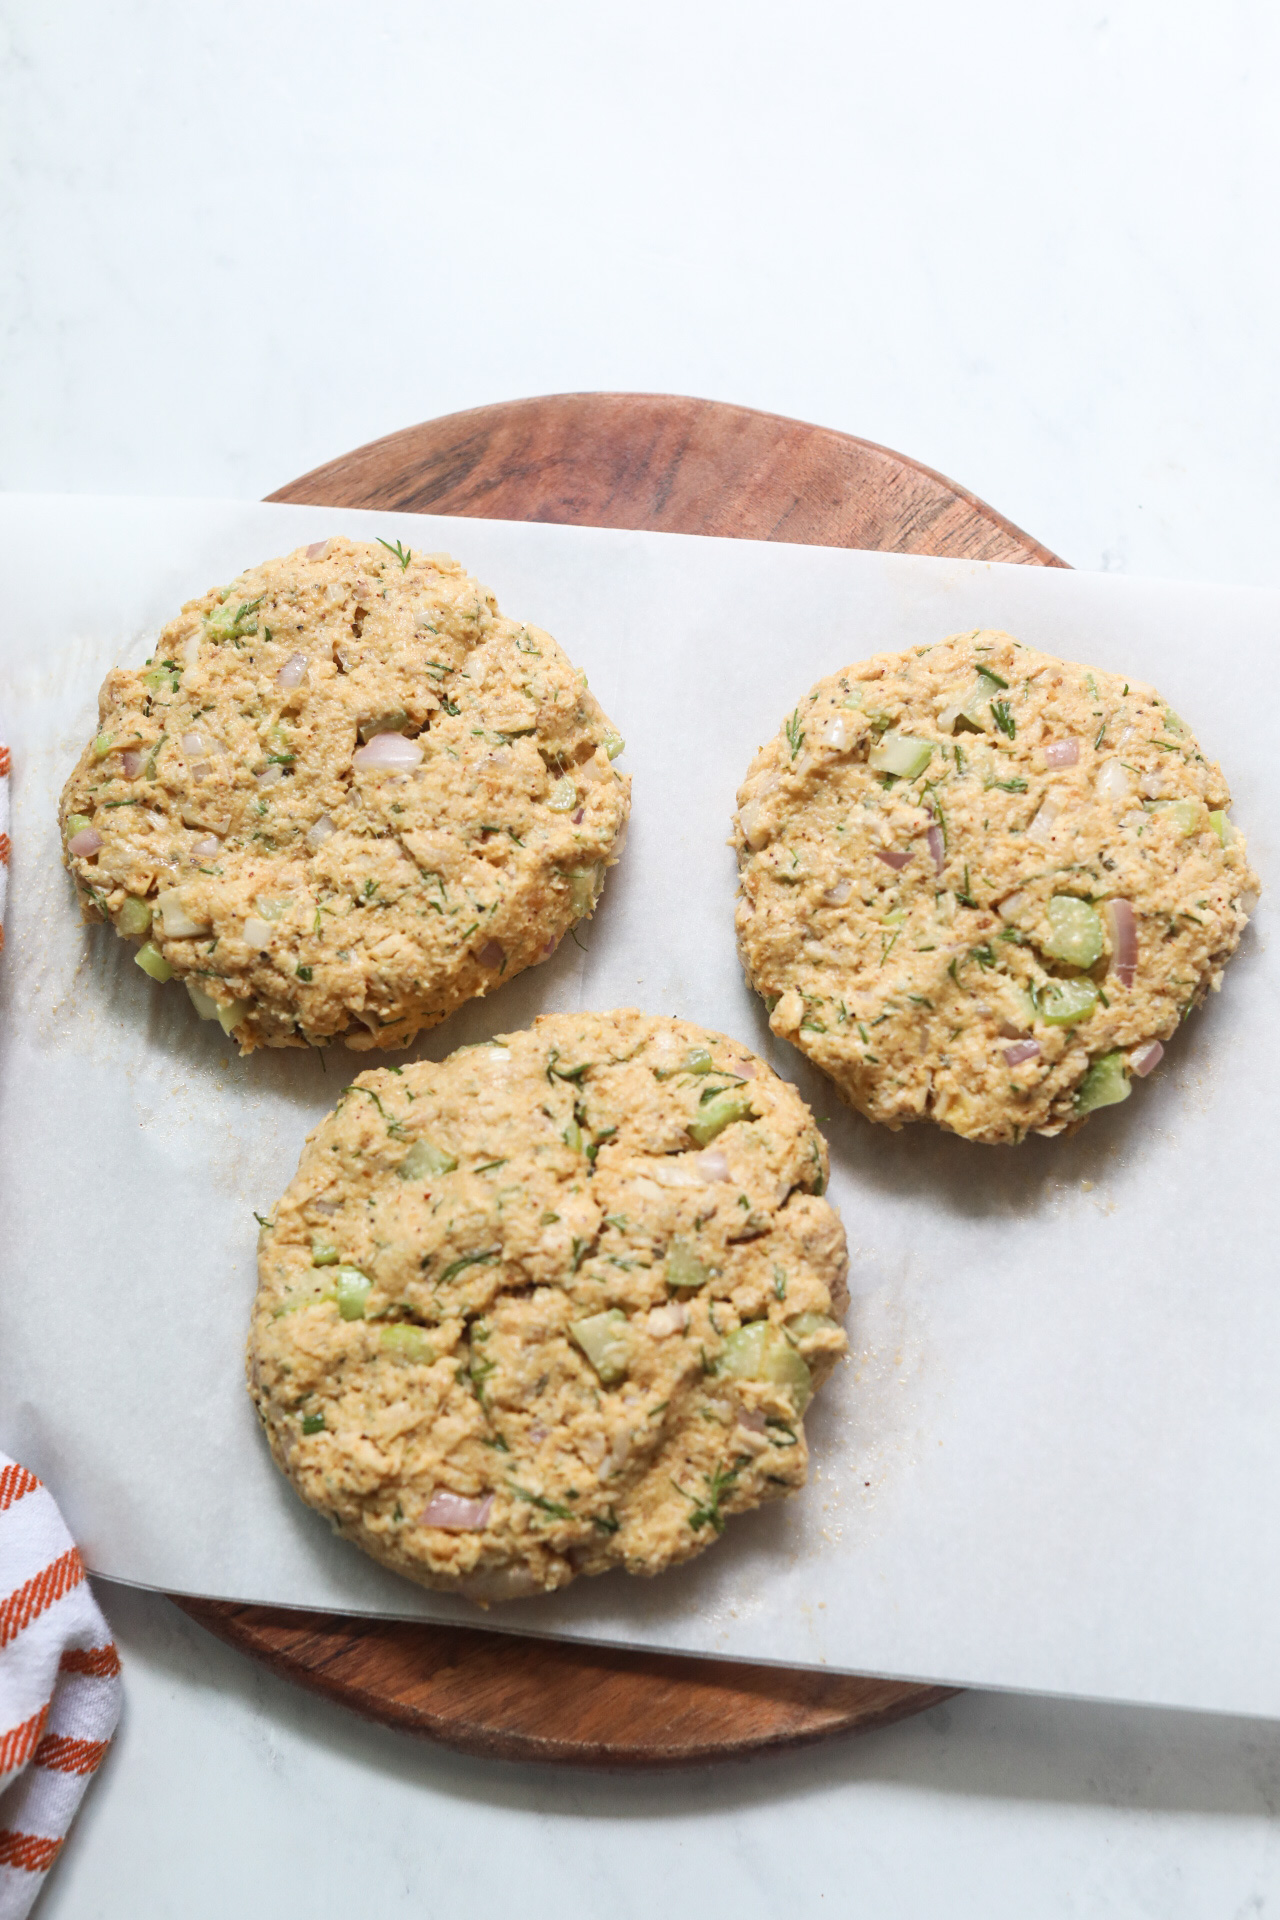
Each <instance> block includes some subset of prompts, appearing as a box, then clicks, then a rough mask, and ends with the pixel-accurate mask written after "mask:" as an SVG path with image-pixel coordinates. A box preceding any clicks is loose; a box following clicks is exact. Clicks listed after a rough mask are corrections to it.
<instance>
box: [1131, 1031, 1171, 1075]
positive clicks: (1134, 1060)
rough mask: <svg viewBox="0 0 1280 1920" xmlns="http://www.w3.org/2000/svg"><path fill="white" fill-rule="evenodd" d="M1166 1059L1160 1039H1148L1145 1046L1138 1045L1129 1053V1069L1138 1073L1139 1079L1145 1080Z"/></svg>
mask: <svg viewBox="0 0 1280 1920" xmlns="http://www.w3.org/2000/svg"><path fill="white" fill-rule="evenodd" d="M1163 1059H1164V1048H1163V1047H1162V1046H1161V1045H1160V1042H1159V1041H1158V1040H1148V1041H1147V1043H1146V1045H1145V1046H1142V1047H1137V1048H1136V1049H1135V1050H1134V1052H1132V1053H1131V1054H1130V1055H1129V1071H1130V1072H1131V1073H1136V1074H1137V1076H1138V1078H1139V1080H1145V1079H1146V1077H1147V1075H1148V1074H1149V1073H1150V1072H1152V1070H1153V1069H1154V1068H1156V1067H1158V1066H1159V1065H1160V1062H1161V1061H1162V1060H1163Z"/></svg>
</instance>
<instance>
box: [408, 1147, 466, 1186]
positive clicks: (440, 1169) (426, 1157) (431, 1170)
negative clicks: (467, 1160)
mask: <svg viewBox="0 0 1280 1920" xmlns="http://www.w3.org/2000/svg"><path fill="white" fill-rule="evenodd" d="M457 1164H458V1161H457V1157H456V1155H454V1154H452V1153H445V1152H444V1150H443V1149H442V1148H440V1147H437V1146H433V1145H432V1143H431V1141H430V1140H415V1141H414V1143H413V1145H412V1146H411V1147H410V1149H409V1151H408V1153H406V1155H405V1157H404V1159H403V1160H402V1161H401V1162H400V1165H399V1166H398V1167H397V1168H396V1172H397V1173H398V1174H399V1176H400V1178H401V1179H402V1180H426V1179H429V1178H430V1177H431V1175H432V1174H437V1173H452V1172H453V1170H454V1168H455V1167H456V1166H457Z"/></svg>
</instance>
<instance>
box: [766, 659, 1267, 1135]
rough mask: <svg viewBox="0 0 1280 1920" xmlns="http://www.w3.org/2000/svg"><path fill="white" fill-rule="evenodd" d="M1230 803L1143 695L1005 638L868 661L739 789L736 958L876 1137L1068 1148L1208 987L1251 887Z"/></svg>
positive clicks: (1200, 758) (800, 719) (1251, 896)
mask: <svg viewBox="0 0 1280 1920" xmlns="http://www.w3.org/2000/svg"><path fill="white" fill-rule="evenodd" d="M1230 803H1231V796H1230V794H1229V792H1228V790H1227V784H1226V781H1225V780H1224V778H1223V776H1222V772H1221V769H1220V768H1219V767H1218V766H1217V765H1215V764H1214V763H1213V762H1212V761H1209V760H1206V759H1205V757H1204V755H1203V754H1202V753H1201V751H1200V749H1199V747H1198V746H1197V744H1196V741H1195V739H1194V737H1193V735H1192V734H1191V732H1190V730H1189V728H1188V727H1187V726H1186V724H1185V722H1183V721H1182V720H1181V719H1180V718H1179V717H1178V716H1177V715H1176V714H1174V713H1173V712H1172V711H1171V710H1170V709H1169V707H1168V706H1167V705H1166V703H1165V702H1164V701H1163V700H1162V699H1161V698H1160V696H1159V695H1158V694H1157V693H1156V692H1155V690H1154V689H1153V688H1151V687H1149V686H1143V685H1139V684H1138V683H1137V682H1126V681H1125V680H1124V679H1123V678H1121V677H1120V676H1118V675H1116V674H1110V673H1103V672H1101V671H1099V670H1098V669H1097V668H1094V669H1092V670H1090V669H1089V668H1086V667H1082V666H1075V665H1072V664H1071V663H1069V662H1067V661H1063V660H1056V659H1053V658H1051V657H1050V656H1049V655H1047V654H1044V653H1038V652H1036V651H1035V649H1034V648H1031V647H1027V646H1023V645H1022V644H1021V643H1020V642H1019V641H1017V640H1015V639H1013V638H1012V636H1011V635H1009V634H1007V633H1000V632H995V631H978V632H972V633H964V634H956V635H953V636H952V637H951V638H949V639H947V640H945V641H943V642H942V643H941V644H940V645H938V646H935V647H929V648H924V647H922V648H916V649H913V650H912V651H910V652H907V653H899V654H878V655H876V656H875V658H873V659H870V660H866V661H863V662H862V663H861V664H860V665H857V666H852V667H849V668H847V669H846V670H845V671H844V672H843V673H837V674H832V675H831V676H830V677H829V678H828V679H825V680H821V681H819V682H818V684H817V686H815V687H814V688H813V689H812V691H811V692H809V693H808V694H807V695H806V696H805V697H804V699H802V700H801V701H800V702H799V704H798V706H797V707H796V708H795V710H794V711H793V713H792V714H791V715H790V716H789V717H788V719H787V721H786V723H785V724H784V726H783V728H782V730H781V731H780V732H779V734H778V736H777V738H776V739H774V740H771V741H770V742H769V744H768V745H767V746H766V747H764V748H762V749H761V751H760V752H759V753H758V754H757V755H756V757H755V759H754V760H753V762H752V764H751V767H750V769H749V771H748V773H747V777H746V780H745V782H744V784H743V786H742V789H741V791H740V793H739V795H738V811H737V814H736V816H735V820H734V844H735V846H736V849H737V854H738V862H739V868H740V883H739V893H738V901H737V907H736V924H737V932H738V941H739V948H740V952H741V955H742V960H743V964H744V966H745V968H746V971H747V974H748V977H749V979H750V981H751V983H752V985H753V986H754V987H755V988H756V990H757V992H759V993H760V994H762V995H763V996H764V997H765V1000H766V1003H767V1005H768V1006H769V1008H770V1025H771V1026H772V1028H773V1030H774V1032H775V1033H778V1034H780V1035H783V1036H784V1037H785V1038H786V1039H788V1040H790V1041H791V1042H792V1043H793V1044H794V1045H796V1046H798V1047H799V1048H800V1049H801V1051H802V1052H804V1053H805V1054H807V1055H808V1056H809V1058H810V1059H811V1060H813V1061H814V1063H815V1064H816V1065H817V1066H819V1067H821V1068H822V1070H823V1071H824V1072H825V1073H827V1074H828V1075H830V1077H831V1079H832V1080H833V1081H834V1082H835V1084H836V1086H837V1088H838V1089H839V1091H840V1093H841V1094H842V1095H843V1097H844V1098H845V1099H846V1100H847V1101H849V1102H850V1103H851V1105H853V1106H855V1107H856V1108H858V1110H859V1111H860V1112H861V1113H863V1114H865V1115H866V1116H867V1118H868V1119H870V1120H874V1121H878V1122H880V1123H881V1124H882V1125H884V1126H887V1127H890V1128H895V1129H896V1128H899V1127H901V1126H903V1125H904V1124H905V1123H906V1122H908V1121H912V1120H933V1121H936V1122H937V1123H938V1124H939V1125H940V1126H942V1127H945V1128H948V1129H950V1130H951V1131H952V1132H955V1133H958V1134H962V1135H964V1136H965V1137H966V1138H968V1139H971V1140H979V1141H986V1142H992V1143H998V1142H1018V1141H1021V1140H1023V1139H1025V1137H1026V1135H1027V1134H1028V1133H1031V1132H1038V1133H1043V1134H1051V1135H1052V1134H1057V1133H1061V1132H1062V1131H1063V1130H1064V1129H1068V1128H1070V1127H1072V1126H1073V1125H1074V1124H1075V1123H1077V1122H1078V1121H1080V1120H1081V1119H1083V1118H1084V1117H1085V1116H1086V1115H1087V1113H1088V1112H1089V1111H1091V1110H1092V1107H1093V1106H1094V1105H1101V1104H1111V1103H1113V1102H1114V1101H1117V1100H1120V1099H1123V1098H1124V1097H1125V1096H1126V1094H1127V1093H1128V1091H1129V1089H1130V1083H1131V1081H1132V1079H1133V1077H1134V1076H1135V1075H1137V1074H1141V1073H1143V1072H1144V1070H1145V1071H1149V1070H1150V1064H1151V1061H1152V1058H1153V1050H1152V1047H1151V1043H1153V1042H1163V1041H1166V1040H1168V1039H1169V1038H1170V1036H1171V1035H1172V1034H1173V1033H1174V1032H1175V1031H1176V1029H1177V1027H1178V1025H1179V1022H1180V1021H1182V1020H1184V1019H1185V1018H1186V1016H1187V1015H1188V1014H1189V1013H1190V1011H1191V1010H1192V1008H1193V1007H1195V1006H1197V1005H1198V1004H1199V1002H1200V1001H1201V1000H1202V999H1203V998H1204V996H1205V994H1206V993H1207V992H1208V991H1209V990H1210V989H1214V990H1216V989H1217V988H1219V987H1220V986H1221V983H1222V976H1223V968H1224V967H1225V965H1226V963H1227V961H1228V959H1229V958H1230V956H1231V955H1232V953H1234V951H1235V949H1236V946H1237V945H1238V943H1239V940H1240V936H1241V933H1242V932H1243V930H1244V927H1245V924H1246V919H1247V916H1248V914H1249V913H1250V912H1251V911H1252V909H1253V905H1254V903H1255V901H1256V898H1257V889H1258V881H1257V878H1256V876H1255V875H1254V874H1253V873H1252V871H1251V870H1250V867H1249V863H1248V859H1247V857H1246V850H1245V843H1244V840H1243V837H1242V836H1241V835H1240V834H1239V832H1238V831H1237V830H1236V829H1235V828H1234V826H1233V825H1232V823H1231V822H1230V820H1229V819H1228V818H1227V813H1226V809H1227V808H1228V807H1229V806H1230ZM1130 914H1131V916H1132V918H1131V919H1130V918H1129V916H1130ZM1134 936H1136V951H1135V950H1134V949H1133V947H1132V940H1133V938H1134ZM1127 944H1128V950H1127V951H1126V945H1127ZM1154 1058H1155V1059H1158V1058H1159V1048H1158V1047H1157V1048H1155V1049H1154ZM1103 1096H1105V1097H1103Z"/></svg>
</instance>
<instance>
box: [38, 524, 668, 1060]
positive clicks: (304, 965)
mask: <svg viewBox="0 0 1280 1920" xmlns="http://www.w3.org/2000/svg"><path fill="white" fill-rule="evenodd" d="M403 554H404V550H403V549H401V551H400V553H396V552H392V551H389V550H388V549H387V548H385V547H383V546H382V545H381V544H373V545H363V544H358V543H356V542H353V541H350V540H345V539H331V540H325V541H320V542H318V543H317V544H316V545H314V546H312V547H307V548H300V549H299V550H298V551H297V552H295V553H291V554H289V555H288V556H287V557H286V558H284V559H279V560H268V561H266V562H265V563H264V564H263V565H262V566H259V567H253V568H251V569H250V570H249V571H248V572H247V573H244V574H242V575H241V576H240V578H239V579H238V580H235V581H233V583H232V584H231V586H229V587H223V588H218V589H215V590H214V591H212V592H210V593H207V594H205V595H204V596H203V597H202V598H201V599H199V600H192V601H190V602H188V604H187V605H186V606H185V607H184V608H183V610H182V613H181V614H180V615H179V617H178V618H177V619H176V620H172V621H170V623H169V624H168V626H166V627H165V629H164V631H163V633H162V634H161V636H160V641H159V644H158V646H157V648H156V651H155V655H154V658H153V660H152V661H151V662H150V663H149V664H148V666H147V667H146V668H145V669H142V670H140V671H136V672H135V671H128V670H125V669H123V668H121V669H117V670H116V671H114V672H112V673H109V674H108V675H107V678H106V681H105V682H104V684H103V687H102V691H101V693H100V695H99V702H98V704H99V713H100V716H101V718H100V727H99V732H98V736H97V738H96V740H94V741H91V742H90V743H89V745H88V746H87V747H86V748H85V750H84V752H83V753H82V754H81V756H80V760H79V763H78V765H77V766H76V769H75V771H74V773H73V774H72V775H71V778H70V779H69V780H68V782H67V785H66V788H65V790H64V793H63V796H62V803H61V810H60V819H61V821H62V826H63V838H64V847H65V848H66V849H67V850H66V852H65V856H64V857H65V860H66V864H67V865H68V867H69V868H70V871H71V873H72V876H73V878H74V880H75V884H76V890H77V893H78V895H79V898H80V903H81V908H82V912H83V914H84V917H85V918H86V919H88V920H103V919H106V920H110V921H111V922H112V923H113V924H114V925H115V927H116V929H117V931H118V932H121V933H123V934H125V935H132V936H133V937H134V938H137V939H139V940H142V939H146V940H148V941H149V942H150V943H151V944H152V945H153V946H154V947H155V948H156V949H158V956H157V957H158V959H159V960H160V962H161V966H160V972H163V969H164V967H166V966H167V967H168V968H169V969H170V970H171V971H172V973H173V974H174V975H176V976H177V978H178V979H179V980H181V981H183V982H184V983H185V984H187V985H188V987H189V988H190V989H191V991H192V998H193V1000H194V1001H195V1004H196V1007H197V1009H198V1010H199V1011H200V1012H201V1013H202V1014H203V1015H204V1016H205V1017H206V1018H218V1019H220V1020H221V1022H222V1024H223V1026H224V1027H225V1028H226V1029H227V1030H228V1032H231V1033H233V1034H234V1037H235V1038H236V1040H237V1041H238V1042H239V1044H240V1048H241V1051H242V1052H244V1053H248V1052H251V1051H252V1050H253V1048H255V1047H260V1046H274V1047H280V1046H285V1047H288V1046H316V1045H320V1044H323V1043H324V1042H326V1041H328V1040H331V1039H334V1038H336V1037H338V1036H339V1035H340V1036H341V1037H342V1038H343V1040H344V1041H345V1044H346V1045H347V1046H349V1047H356V1048H376V1047H402V1046H404V1045H405V1044H406V1043H407V1042H408V1041H409V1040H410V1039H411V1038H412V1037H413V1035H414V1033H416V1032H417V1031H418V1030H419V1029H420V1028H423V1027H431V1026H434V1025H435V1024H436V1023H437V1022H438V1021H440V1020H443V1019H444V1018H445V1016H446V1015H447V1014H449V1013H451V1012H452V1011H453V1010H454V1009H455V1008H456V1007H459V1006H461V1005H462V1004H463V1002H464V1001H467V1000H470V999H472V998H473V997H474V996H476V995H480V994H485V993H487V992H489V991H491V990H492V988H494V987H495V986H497V985H498V984H499V983H500V982H502V981H504V980H509V979H511V978H512V976H513V975H515V974H517V973H519V972H520V971H521V970H522V969H523V968H525V967H528V966H531V965H533V964H534V963H535V962H537V961H538V960H541V959H545V958H546V957H547V955H548V954H549V953H550V952H551V951H552V950H553V949H554V947H555V945H556V943H557V942H558V941H559V940H560V938H561V937H562V936H563V935H564V934H565V933H566V932H567V930H568V929H569V927H570V926H571V925H572V924H573V923H574V922H575V921H576V920H578V919H580V918H582V916H583V915H584V914H589V913H590V912H591V911H592V909H593V907H594V905H595V903H596V900H597V899H598V897H599V894H600V889H601V886H602V884H603V879H604V872H605V868H606V867H607V866H608V865H610V864H611V863H612V862H613V861H614V859H615V858H616V855H617V850H618V844H619V838H620V835H621V834H622V831H623V828H624V826H625V822H626V819H627V813H628V807H629V798H630V783H629V781H628V780H627V779H626V777H625V776H623V775H621V774H619V773H617V772H616V771H615V770H614V768H613V765H612V763H611V760H610V753H611V752H612V753H615V754H616V753H617V752H618V751H619V750H620V748H621V745H622V742H621V740H620V739H619V738H618V736H617V735H616V733H615V731H614V728H613V726H612V724H611V722H610V721H609V720H608V719H607V717H606V716H605V714H604V713H603V712H602V710H601V708H600V706H599V704H598V703H597V701H596V700H595V699H594V698H593V696H592V695H591V694H590V693H589V692H588V690H587V686H586V681H585V677H584V676H583V675H581V674H579V673H577V672H576V671H575V670H574V668H573V666H572V665H571V663H570V662H569V660H568V659H566V657H565V655H564V653H563V652H562V651H561V649H560V648H559V647H558V646H557V645H556V642H555V641H554V640H553V639H552V638H551V637H550V635H549V634H546V633H543V632H541V631H540V630H539V629H538V628H536V627H530V626H522V625H520V624H519V623H518V622H516V621H514V620H509V619H506V618H505V617H504V616H503V615H502V614H500V613H499V612H498V608H497V604H496V602H495V600H494V598H493V595H492V594H491V593H489V592H488V591H487V590H486V589H485V588H484V587H482V586H481V585H480V584H479V583H478V582H477V581H476V580H474V579H473V578H472V577H471V575H470V574H468V573H467V572H466V571H465V569H464V568H462V567H461V566H459V565H458V564H457V563H456V562H455V561H453V560H451V559H450V558H449V557H448V556H447V555H441V554H419V553H416V552H413V553H410V555H409V557H408V559H407V562H406V563H405V564H402V558H403ZM86 829H91V831H89V832H87V833H86ZM95 842H97V843H99V844H95ZM72 843H75V846H76V848H77V849H86V848H87V849H89V850H88V851H72V850H71V847H72ZM148 922H149V924H148Z"/></svg>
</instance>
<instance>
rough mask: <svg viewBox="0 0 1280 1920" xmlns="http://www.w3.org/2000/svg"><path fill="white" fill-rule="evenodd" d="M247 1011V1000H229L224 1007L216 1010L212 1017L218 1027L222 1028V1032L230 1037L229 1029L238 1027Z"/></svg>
mask: <svg viewBox="0 0 1280 1920" xmlns="http://www.w3.org/2000/svg"><path fill="white" fill-rule="evenodd" d="M248 1011H249V1002H248V1001H247V1000H229V1001H228V1002H227V1004H226V1006H224V1007H219V1008H218V1011H217V1013H216V1014H215V1016H214V1017H215V1019H216V1020H217V1022H218V1025H219V1026H220V1027H221V1028H222V1031H223V1032H224V1033H225V1034H226V1035H227V1036H228V1037H230V1034H231V1029H232V1028H233V1027H238V1026H239V1025H240V1022H241V1021H242V1020H243V1019H244V1017H245V1015H246V1013H248Z"/></svg>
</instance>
